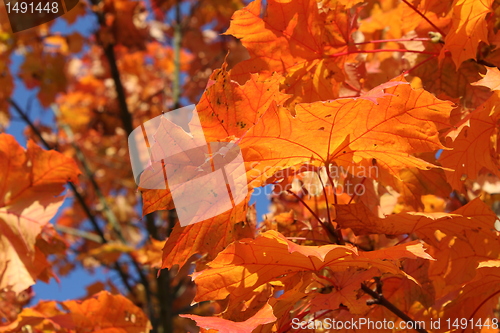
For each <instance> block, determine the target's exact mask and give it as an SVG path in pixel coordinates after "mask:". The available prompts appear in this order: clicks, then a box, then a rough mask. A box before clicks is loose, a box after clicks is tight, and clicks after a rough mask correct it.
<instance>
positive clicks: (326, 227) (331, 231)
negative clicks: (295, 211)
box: [286, 190, 339, 244]
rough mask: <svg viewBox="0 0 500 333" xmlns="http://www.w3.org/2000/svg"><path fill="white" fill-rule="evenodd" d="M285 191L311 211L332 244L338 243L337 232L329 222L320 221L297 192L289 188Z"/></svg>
mask: <svg viewBox="0 0 500 333" xmlns="http://www.w3.org/2000/svg"><path fill="white" fill-rule="evenodd" d="M286 192H287V193H289V194H291V195H293V196H294V197H295V198H297V200H299V201H300V202H301V203H302V205H304V207H305V208H306V209H307V210H308V211H309V213H311V215H312V216H314V218H315V219H316V220H317V221H318V222H319V224H320V225H321V226H322V227H323V229H324V230H325V231H326V234H327V235H328V236H329V237H328V238H330V241H331V242H332V243H334V244H338V242H339V240H338V239H337V233H336V232H335V230H334V229H333V227H332V225H331V224H329V223H328V224H326V223H323V221H321V219H320V218H319V216H318V214H316V212H314V211H313V210H312V209H311V207H309V205H308V204H306V203H305V201H304V200H302V198H301V197H299V196H298V195H297V194H295V193H294V192H292V191H290V190H286Z"/></svg>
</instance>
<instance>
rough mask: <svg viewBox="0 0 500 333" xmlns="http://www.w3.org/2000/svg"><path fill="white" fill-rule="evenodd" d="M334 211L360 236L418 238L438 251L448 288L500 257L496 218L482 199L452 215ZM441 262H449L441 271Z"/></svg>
mask: <svg viewBox="0 0 500 333" xmlns="http://www.w3.org/2000/svg"><path fill="white" fill-rule="evenodd" d="M335 208H336V219H335V220H336V221H337V222H338V223H339V224H340V225H341V226H342V227H343V228H351V229H352V230H353V231H354V232H355V233H356V234H358V235H362V234H386V235H402V234H413V233H415V234H416V235H418V236H419V237H420V238H421V239H422V240H424V241H425V242H427V243H428V244H429V245H432V246H433V247H435V248H436V249H437V250H436V251H431V252H430V253H431V255H433V256H434V257H435V258H436V259H437V261H436V264H435V266H436V267H435V268H436V269H437V270H438V272H439V273H436V275H438V276H440V277H444V278H445V279H446V282H447V283H448V284H449V285H451V284H458V283H463V282H465V281H467V280H470V279H472V278H473V277H474V275H475V274H476V272H475V266H474V265H475V264H477V262H478V261H479V260H482V258H484V257H488V258H490V257H494V256H496V255H497V253H500V246H498V245H497V244H498V236H497V235H496V234H495V233H494V232H493V231H492V230H494V223H495V220H496V215H495V214H494V213H493V212H492V211H491V210H490V209H489V208H488V206H486V205H485V204H484V203H483V202H482V201H481V200H479V199H475V200H473V201H471V202H470V203H468V204H467V205H465V206H463V207H461V208H460V209H458V210H456V211H454V212H452V213H450V214H448V213H414V212H409V213H399V214H393V215H389V216H387V217H385V218H378V217H376V216H374V215H373V214H372V213H371V212H369V211H368V209H367V208H366V207H365V206H364V205H363V204H351V205H336V206H335ZM437 230H438V231H439V235H440V236H439V237H436V231H437ZM488 244H491V245H488ZM449 256H451V258H450V257H449ZM445 258H446V259H445ZM441 262H446V267H442V266H441V267H439V263H441ZM443 270H444V272H443Z"/></svg>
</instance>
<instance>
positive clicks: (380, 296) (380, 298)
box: [361, 280, 428, 333]
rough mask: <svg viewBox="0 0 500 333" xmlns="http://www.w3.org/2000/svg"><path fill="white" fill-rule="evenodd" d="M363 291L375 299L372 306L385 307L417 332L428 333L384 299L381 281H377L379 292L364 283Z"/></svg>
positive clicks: (362, 285)
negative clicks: (410, 324)
mask: <svg viewBox="0 0 500 333" xmlns="http://www.w3.org/2000/svg"><path fill="white" fill-rule="evenodd" d="M361 289H362V290H363V291H364V292H365V293H367V294H368V295H370V296H371V297H373V301H372V302H370V303H371V304H379V305H382V306H383V307H385V308H386V309H387V310H389V311H391V312H392V313H394V314H395V315H396V316H398V317H399V318H401V319H402V320H404V321H406V322H407V323H412V327H415V328H414V329H415V331H417V332H419V333H428V332H427V331H426V330H425V329H423V328H417V327H418V326H419V325H418V324H417V322H416V321H415V320H413V319H411V318H410V317H409V316H408V315H407V314H406V313H404V312H403V311H401V310H400V309H398V308H397V307H396V306H395V305H394V304H392V303H391V302H389V301H388V300H387V299H386V298H385V297H384V295H383V294H382V287H381V285H380V280H377V291H378V292H376V291H374V290H372V289H371V288H369V287H368V286H366V285H365V284H363V283H362V284H361Z"/></svg>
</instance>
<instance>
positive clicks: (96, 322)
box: [0, 291, 151, 333]
mask: <svg viewBox="0 0 500 333" xmlns="http://www.w3.org/2000/svg"><path fill="white" fill-rule="evenodd" d="M59 305H60V306H61V308H62V309H63V310H61V309H60V308H59V307H58V303H56V302H53V301H52V302H47V301H45V302H41V303H39V304H38V305H36V306H35V307H34V308H32V309H31V308H28V309H25V310H24V311H23V312H21V313H20V314H19V316H18V319H17V322H16V324H17V325H15V326H14V325H11V326H13V327H12V328H10V330H6V331H3V330H2V328H0V332H9V333H15V332H22V331H24V330H25V327H31V328H33V329H45V328H48V329H49V330H51V332H61V333H63V332H69V331H72V330H76V331H77V332H86V331H88V332H96V333H99V332H100V333H105V332H106V333H109V332H117V333H118V332H121V333H147V332H149V330H150V329H151V324H150V322H149V320H148V318H147V317H146V315H145V314H144V312H142V310H141V309H140V308H138V307H137V306H135V305H134V304H133V303H132V302H131V301H130V300H128V299H127V298H125V297H124V296H122V295H112V294H110V293H109V292H107V291H101V292H99V293H97V294H95V295H94V296H93V297H91V298H88V299H86V300H84V301H65V302H59Z"/></svg>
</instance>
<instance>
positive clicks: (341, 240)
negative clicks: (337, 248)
mask: <svg viewBox="0 0 500 333" xmlns="http://www.w3.org/2000/svg"><path fill="white" fill-rule="evenodd" d="M317 174H318V178H319V181H320V182H321V187H323V195H324V196H325V201H326V214H327V216H328V225H330V226H331V225H332V217H331V215H330V204H329V203H328V195H327V194H326V188H325V184H323V180H322V179H321V175H320V173H319V171H318V172H317ZM333 191H335V189H333ZM334 230H335V231H334V232H335V234H336V237H337V244H340V245H344V244H345V243H344V236H343V235H342V231H341V230H340V228H337V229H334Z"/></svg>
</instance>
